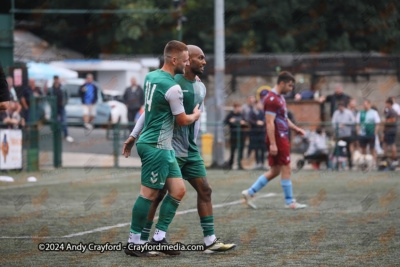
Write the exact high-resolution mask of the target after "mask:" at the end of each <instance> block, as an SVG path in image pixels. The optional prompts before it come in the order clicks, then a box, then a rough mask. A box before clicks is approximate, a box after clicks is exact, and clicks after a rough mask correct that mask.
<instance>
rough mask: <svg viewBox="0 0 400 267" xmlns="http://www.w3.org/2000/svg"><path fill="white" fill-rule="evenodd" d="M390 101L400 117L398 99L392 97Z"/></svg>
mask: <svg viewBox="0 0 400 267" xmlns="http://www.w3.org/2000/svg"><path fill="white" fill-rule="evenodd" d="M390 99H392V101H393V105H392V109H394V111H396V112H397V115H398V116H400V105H399V104H397V103H396V97H394V96H391V97H390Z"/></svg>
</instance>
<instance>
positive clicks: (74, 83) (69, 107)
mask: <svg viewBox="0 0 400 267" xmlns="http://www.w3.org/2000/svg"><path fill="white" fill-rule="evenodd" d="M84 83H85V79H79V78H78V79H69V80H67V82H66V83H65V84H63V85H62V88H63V90H65V91H66V92H67V94H68V102H67V104H66V105H65V113H66V116H67V122H81V123H83V109H82V100H81V97H80V96H79V87H80V86H81V85H82V84H84ZM93 83H94V84H95V85H96V86H97V88H98V90H97V94H98V96H97V103H96V116H95V118H94V123H95V124H96V123H109V122H111V107H110V106H109V105H108V104H107V103H106V102H104V100H103V96H102V93H101V86H100V84H98V83H97V82H93ZM49 90H50V89H49ZM49 115H50V106H49V105H47V107H46V117H47V118H50V116H49Z"/></svg>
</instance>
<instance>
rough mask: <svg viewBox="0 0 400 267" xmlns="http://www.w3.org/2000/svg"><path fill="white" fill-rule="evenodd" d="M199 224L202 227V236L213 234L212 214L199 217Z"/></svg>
mask: <svg viewBox="0 0 400 267" xmlns="http://www.w3.org/2000/svg"><path fill="white" fill-rule="evenodd" d="M200 225H201V228H203V235H204V237H206V236H210V235H214V234H215V233H214V216H213V215H211V216H206V217H203V218H200Z"/></svg>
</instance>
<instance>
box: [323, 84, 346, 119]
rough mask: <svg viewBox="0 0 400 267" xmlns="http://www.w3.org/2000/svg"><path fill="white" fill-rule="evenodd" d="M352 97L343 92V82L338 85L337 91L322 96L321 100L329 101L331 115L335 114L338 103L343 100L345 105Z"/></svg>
mask: <svg viewBox="0 0 400 267" xmlns="http://www.w3.org/2000/svg"><path fill="white" fill-rule="evenodd" d="M349 101H350V97H349V96H348V95H346V94H344V93H343V86H342V85H341V84H338V85H336V87H335V93H334V94H332V95H328V96H321V97H320V99H319V102H321V103H324V102H329V103H330V106H331V117H332V116H333V112H335V110H336V109H337V106H338V103H339V102H343V103H344V104H345V106H346V107H347V105H348V104H349Z"/></svg>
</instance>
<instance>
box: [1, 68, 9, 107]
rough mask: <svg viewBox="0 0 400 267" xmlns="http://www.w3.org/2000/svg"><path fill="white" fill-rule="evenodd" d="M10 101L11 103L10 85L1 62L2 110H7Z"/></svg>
mask: <svg viewBox="0 0 400 267" xmlns="http://www.w3.org/2000/svg"><path fill="white" fill-rule="evenodd" d="M8 101H10V94H9V92H8V85H7V81H6V76H5V74H4V72H3V66H2V65H1V62H0V110H7V108H8Z"/></svg>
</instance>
